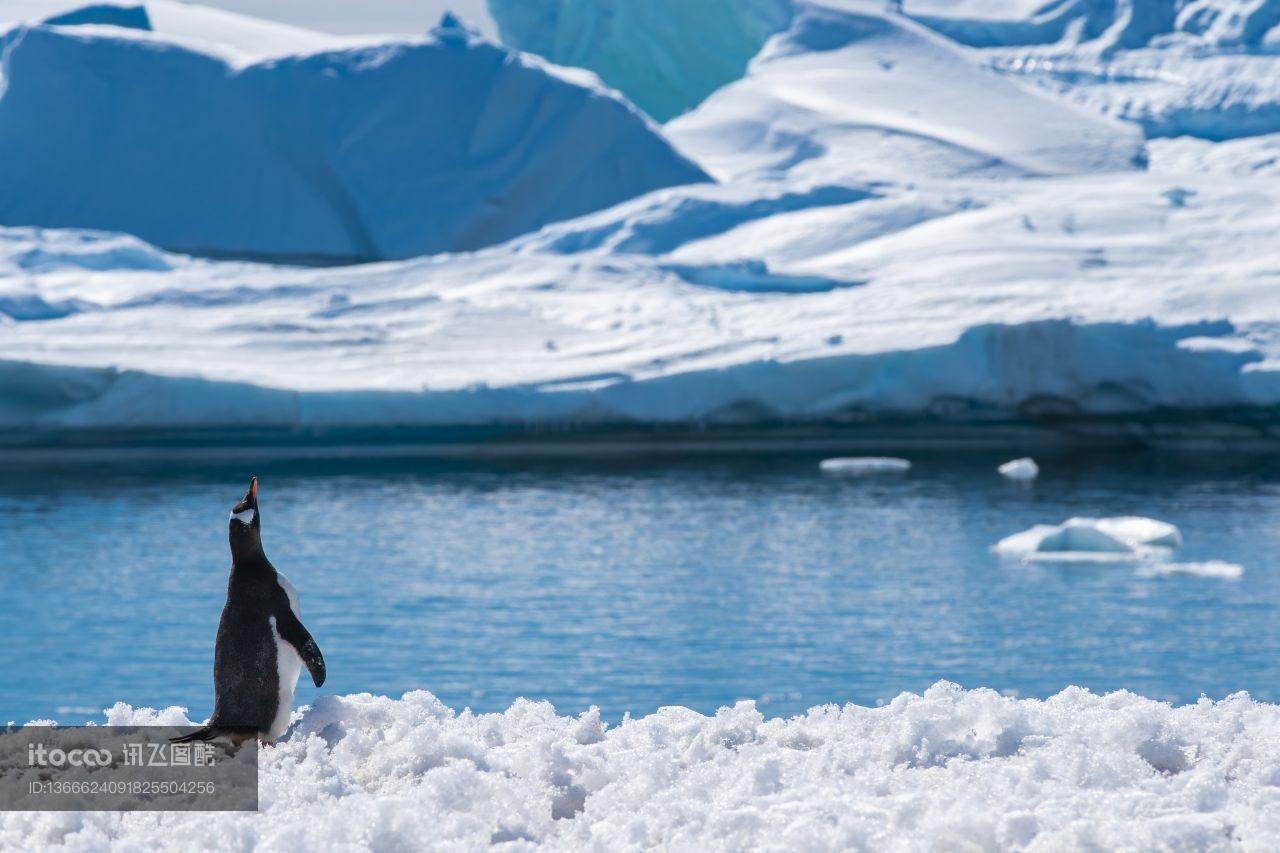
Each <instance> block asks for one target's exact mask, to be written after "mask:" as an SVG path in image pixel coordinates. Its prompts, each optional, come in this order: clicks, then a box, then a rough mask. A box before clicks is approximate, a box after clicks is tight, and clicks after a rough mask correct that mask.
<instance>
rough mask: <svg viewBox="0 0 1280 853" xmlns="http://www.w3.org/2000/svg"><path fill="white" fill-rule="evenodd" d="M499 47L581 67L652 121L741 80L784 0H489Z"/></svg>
mask: <svg viewBox="0 0 1280 853" xmlns="http://www.w3.org/2000/svg"><path fill="white" fill-rule="evenodd" d="M489 11H490V13H491V14H492V15H493V17H494V19H495V21H496V22H497V25H498V32H499V34H500V36H501V37H502V41H503V42H504V43H505V44H509V45H511V46H513V47H516V48H518V49H520V50H526V51H529V52H531V53H536V54H538V55H540V56H545V57H547V58H548V59H550V60H551V61H553V62H558V63H560V64H562V65H573V66H578V67H581V68H587V69H590V70H591V71H594V72H595V73H597V74H599V75H600V77H601V79H603V80H604V82H605V83H607V84H609V85H610V86H613V87H615V88H617V89H620V90H622V93H623V94H625V95H626V96H627V97H628V98H629V99H630V100H631V101H632V102H634V103H635V104H637V105H638V106H639V107H640V108H641V109H643V110H645V112H647V113H648V114H649V115H651V116H653V117H654V118H655V119H657V120H658V121H667V120H668V119H670V118H672V117H674V116H677V115H679V114H680V113H682V112H684V111H686V110H688V109H689V108H691V107H693V106H695V105H697V104H698V103H699V102H700V101H702V99H703V98H705V97H706V96H707V95H709V94H711V93H712V92H713V91H714V90H716V89H718V88H720V87H721V86H723V85H725V84H726V83H730V82H732V81H734V80H736V79H738V78H739V77H741V76H742V72H743V70H744V69H745V68H746V67H747V62H748V61H749V60H750V59H751V57H753V56H755V55H756V53H757V52H758V51H759V50H760V47H761V45H763V44H764V42H765V39H767V38H768V37H769V36H770V35H772V34H773V33H775V32H777V31H778V30H780V29H782V28H783V27H785V26H786V24H787V22H788V20H789V19H790V17H791V2H790V0H698V2H696V3H687V2H681V0H610V2H607V3H600V2H593V0H489Z"/></svg>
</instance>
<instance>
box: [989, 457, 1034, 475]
mask: <svg viewBox="0 0 1280 853" xmlns="http://www.w3.org/2000/svg"><path fill="white" fill-rule="evenodd" d="M996 470H997V471H999V472H1000V476H1001V477H1007V478H1008V479H1010V480H1034V479H1035V478H1036V477H1038V476H1039V475H1040V466H1039V465H1037V464H1036V460H1034V459H1032V458H1030V457H1023V458H1022V459H1011V460H1009V461H1008V462H1006V463H1004V464H1003V465H1001V466H1000V467H999V468H997V469H996Z"/></svg>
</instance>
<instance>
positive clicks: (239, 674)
mask: <svg viewBox="0 0 1280 853" xmlns="http://www.w3.org/2000/svg"><path fill="white" fill-rule="evenodd" d="M228 524H229V525H230V531H229V534H228V535H229V538H230V541H231V578H230V580H229V581H228V582H227V604H226V606H225V607H223V609H222V619H221V620H220V621H219V622H218V639H217V645H216V646H215V649H214V655H213V686H214V694H215V698H214V705H213V716H212V717H210V718H209V723H208V725H206V726H205V727H204V728H202V729H200V730H199V731H197V732H193V733H192V734H189V735H183V736H182V737H178V738H173V741H174V742H175V743H186V742H188V741H205V740H212V739H214V738H219V737H225V738H228V739H229V740H231V741H232V742H233V743H237V744H238V743H242V742H244V741H246V740H248V739H249V738H252V737H257V738H258V740H259V741H261V742H262V743H264V744H271V743H274V742H275V740H276V738H278V737H280V735H282V734H284V732H285V729H287V728H288V727H289V715H290V713H291V712H292V710H293V690H294V687H296V686H297V683H298V675H299V673H300V672H301V671H302V666H303V665H304V664H305V665H306V667H307V671H308V672H310V673H311V680H312V681H314V682H315V685H316V687H319V686H320V685H322V684H324V679H325V666H324V656H323V655H321V654H320V647H319V646H317V645H316V641H315V640H314V639H312V638H311V634H310V632H308V631H307V629H306V628H305V627H304V626H303V624H302V620H301V619H300V618H299V617H298V593H297V591H296V590H295V589H294V588H293V584H291V583H289V580H288V578H286V577H285V576H284V575H282V574H280V573H279V572H277V571H276V569H275V567H274V566H272V565H271V561H270V560H268V559H267V555H266V554H264V553H263V551H262V535H261V533H262V519H261V517H260V516H259V514H258V478H257V477H254V478H253V479H251V480H250V481H249V491H247V492H246V493H245V496H244V498H243V499H242V500H241V501H240V503H238V504H236V505H235V506H234V507H232V509H231V519H230V521H229V522H228Z"/></svg>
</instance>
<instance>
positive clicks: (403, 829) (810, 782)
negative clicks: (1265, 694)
mask: <svg viewBox="0 0 1280 853" xmlns="http://www.w3.org/2000/svg"><path fill="white" fill-rule="evenodd" d="M107 717H108V721H109V722H112V723H117V724H125V723H134V724H139V723H147V722H163V723H173V724H177V723H185V722H187V721H186V719H185V715H184V714H183V713H182V711H181V710H180V709H168V710H165V711H161V712H154V711H151V710H150V709H139V710H134V709H132V708H130V707H129V706H127V705H123V704H120V705H116V706H115V708H113V709H111V711H110V712H109V713H108V715H107ZM261 765H262V769H261V782H260V786H259V801H260V809H261V810H260V812H259V813H256V814H244V813H209V814H198V813H197V814H175V813H151V814H145V813H139V814H123V815H121V814H112V813H75V814H58V813H50V812H44V813H39V812H26V813H4V814H0V845H3V846H12V847H25V848H26V849H32V848H40V849H61V848H72V849H86V848H97V847H103V846H106V845H108V844H114V845H117V846H124V847H129V848H131V849H135V848H136V849H143V848H148V849H153V848H158V849H166V850H168V849H191V848H201V849H209V850H223V849H244V848H246V847H260V848H267V849H273V850H294V849H297V850H315V849H333V848H335V847H345V848H348V849H384V850H385V849H389V848H401V847H403V848H406V849H409V848H413V849H417V848H421V847H423V846H428V847H458V848H465V849H474V848H479V847H486V846H488V845H490V844H496V843H502V842H513V843H514V844H513V846H514V847H515V848H516V849H555V850H586V849H611V850H618V849H636V848H640V847H649V848H653V847H661V848H668V849H670V848H682V849H701V850H707V849H746V848H756V849H758V848H778V849H798V848H804V849H812V850H837V849H850V848H855V849H862V848H866V849H897V848H915V847H935V848H936V847H938V846H950V847H956V848H966V849H967V848H975V849H991V848H1006V849H1022V848H1027V847H1031V848H1043V849H1079V848H1098V849H1156V848H1161V849H1214V848H1216V847H1219V846H1222V845H1224V844H1225V845H1230V846H1233V847H1236V846H1238V847H1242V848H1244V849H1258V850H1261V849H1270V848H1274V847H1275V846H1276V845H1277V844H1278V843H1280V808H1278V806H1280V793H1277V786H1276V781H1277V780H1276V767H1277V766H1280V709H1277V707H1276V706H1274V705H1267V704H1263V703H1258V702H1255V701H1253V700H1251V699H1250V698H1249V697H1248V696H1247V695H1246V694H1236V695H1233V696H1230V697H1228V698H1226V699H1224V700H1222V701H1220V702H1211V701H1209V700H1207V699H1202V700H1201V701H1200V702H1198V703H1196V704H1194V705H1186V706H1181V707H1171V706H1170V705H1168V704H1165V703H1162V702H1156V701H1152V700H1150V699H1145V698H1142V697H1140V696H1135V695H1133V694H1131V693H1123V692H1121V693H1112V694H1108V695H1106V696H1097V695H1093V694H1091V693H1089V692H1088V691H1086V690H1082V689H1080V688H1075V687H1072V688H1068V689H1066V690H1064V691H1063V692H1061V693H1059V694H1058V695H1056V696H1053V697H1051V698H1049V699H1046V700H1043V701H1040V700H1034V699H1024V700H1018V699H1012V698H1007V697H1002V696H1000V695H998V694H997V693H995V692H994V691H991V690H962V689H961V688H959V687H958V686H956V685H953V684H947V683H944V682H940V683H938V684H936V685H934V686H933V687H932V688H930V689H929V690H928V691H926V692H925V693H924V695H914V694H910V693H904V694H902V695H900V696H898V697H897V698H896V699H894V700H893V701H891V702H889V703H888V704H887V705H885V706H883V707H879V708H867V707H860V706H857V705H845V706H844V707H838V706H835V705H826V706H820V707H816V708H813V709H812V710H810V711H809V712H808V713H807V714H805V715H803V716H799V717H795V718H793V719H790V720H782V719H765V718H764V717H763V716H762V715H761V713H760V712H759V711H758V710H757V709H756V707H755V706H754V704H753V703H751V702H740V703H738V704H737V705H735V706H733V707H730V708H722V709H721V710H720V711H718V712H717V713H716V714H715V715H714V716H710V717H707V716H703V715H701V714H697V713H695V712H693V711H690V710H687V709H684V708H676V707H672V708H664V709H663V710H661V711H659V712H657V713H655V714H652V715H649V716H646V717H641V718H636V719H629V720H626V721H625V722H623V723H622V724H621V725H619V726H616V727H607V726H605V725H604V724H603V723H602V722H601V721H600V719H599V717H598V716H597V715H596V713H595V712H594V711H589V712H587V713H584V714H581V715H579V716H577V717H567V716H557V715H556V713H555V711H554V709H553V708H552V707H551V706H550V705H548V704H546V703H539V702H529V701H525V700H521V701H518V702H516V703H515V704H514V705H512V706H511V707H510V708H509V709H508V710H506V711H505V712H503V713H500V714H479V715H477V714H472V713H470V712H466V711H464V712H461V713H457V712H454V711H452V710H450V709H449V708H447V707H445V706H444V705H442V704H441V703H440V702H439V701H437V700H436V699H435V698H434V697H433V696H431V695H430V694H429V693H425V692H413V693H409V694H406V695H405V696H404V698H403V699H400V700H394V699H389V698H385V697H375V696H370V695H368V694H363V695H355V696H345V697H324V698H322V699H320V700H319V701H318V702H317V703H316V705H315V707H313V708H310V709H308V710H306V711H304V712H303V713H302V715H301V719H299V720H298V721H297V722H296V724H295V727H294V729H293V731H292V733H291V735H290V736H289V738H288V740H286V741H285V742H283V743H281V744H280V745H278V746H277V747H275V748H273V749H270V750H266V751H265V752H264V754H263V757H262V761H261Z"/></svg>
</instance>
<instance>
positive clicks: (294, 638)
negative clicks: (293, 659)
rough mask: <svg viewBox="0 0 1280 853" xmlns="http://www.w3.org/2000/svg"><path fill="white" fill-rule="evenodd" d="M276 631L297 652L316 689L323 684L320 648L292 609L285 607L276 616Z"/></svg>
mask: <svg viewBox="0 0 1280 853" xmlns="http://www.w3.org/2000/svg"><path fill="white" fill-rule="evenodd" d="M276 630H277V631H279V632H280V638H281V639H282V640H284V641H285V642H287V643H288V644H289V645H291V646H293V647H294V648H295V649H296V650H297V652H298V657H300V658H302V662H303V663H305V664H306V665H307V672H309V673H311V680H312V681H314V682H315V685H316V687H319V686H320V685H322V684H324V679H325V668H324V655H322V654H320V647H319V646H317V645H316V641H315V640H314V639H312V638H311V632H309V631H308V630H307V629H306V628H305V627H304V626H303V624H302V620H301V619H299V618H298V617H297V616H296V615H294V612H293V610H292V609H290V608H288V607H285V608H283V609H282V610H281V611H280V612H279V613H277V614H276Z"/></svg>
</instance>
